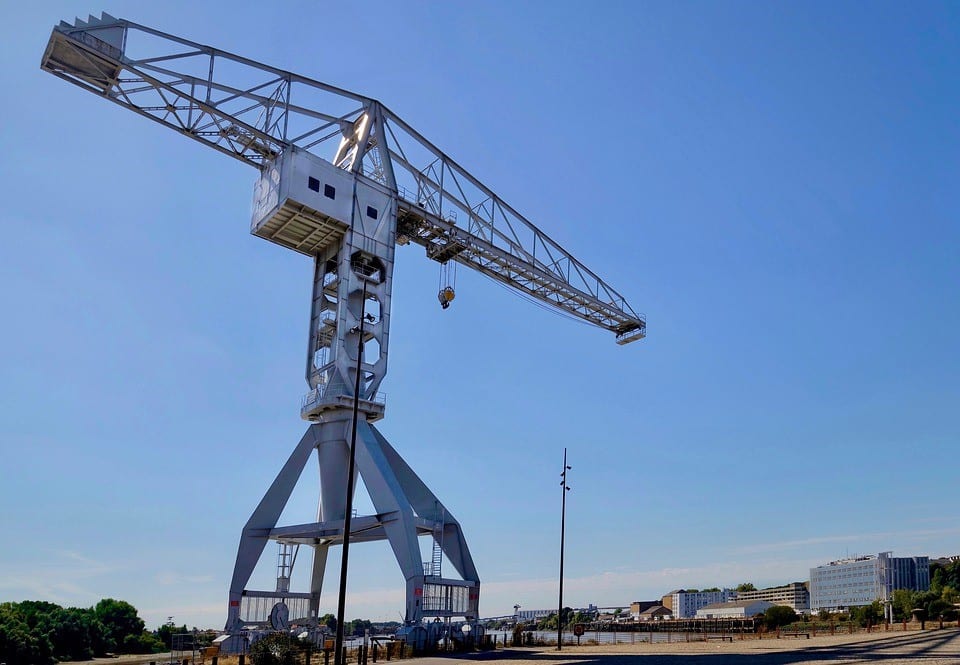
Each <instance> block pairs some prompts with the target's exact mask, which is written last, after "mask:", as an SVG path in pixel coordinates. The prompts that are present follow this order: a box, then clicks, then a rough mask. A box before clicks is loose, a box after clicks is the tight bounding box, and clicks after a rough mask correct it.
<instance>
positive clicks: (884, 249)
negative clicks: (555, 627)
mask: <svg viewBox="0 0 960 665" xmlns="http://www.w3.org/2000/svg"><path fill="white" fill-rule="evenodd" d="M265 7H266V5H264V4H263V3H244V2H231V3H225V2H210V3H183V2H164V3H153V2H129V3H120V2H115V3H114V4H112V5H109V6H93V5H87V4H82V3H77V2H54V1H50V2H44V3H20V4H19V5H18V6H17V7H16V8H14V9H8V11H7V12H6V18H7V20H6V28H5V30H4V32H5V34H4V39H3V40H2V41H0V57H2V65H3V66H2V67H0V76H2V77H3V80H2V85H3V89H4V90H6V91H7V97H6V99H7V102H6V103H5V104H4V105H3V106H2V110H0V114H2V118H0V119H2V122H0V136H2V147H3V154H4V159H3V160H2V162H0V169H2V179H0V182H2V183H3V194H4V196H3V200H4V205H3V207H2V210H0V224H2V228H3V231H4V234H3V240H2V242H0V283H2V284H3V287H2V288H0V311H2V312H3V313H4V314H3V319H4V324H3V325H2V326H0V348H2V349H3V350H4V351H3V362H2V363H0V405H2V406H0V452H2V460H3V462H2V468H3V474H2V482H0V533H3V534H4V535H3V538H2V543H3V547H2V548H0V601H5V600H23V599H43V600H50V601H54V602H58V603H61V604H64V605H80V606H89V605H92V604H94V603H95V602H96V601H97V600H98V599H100V598H102V597H107V596H112V597H116V598H123V599H125V600H128V601H130V602H132V603H133V604H134V605H135V606H136V607H137V608H138V609H140V611H141V615H142V616H143V617H144V618H145V619H146V620H147V624H148V626H150V627H155V626H156V625H159V624H160V623H162V622H163V621H165V620H166V618H167V617H168V616H173V617H174V620H175V621H177V622H178V623H187V624H188V625H197V626H213V627H218V626H220V625H222V623H223V620H224V618H225V609H226V607H225V606H226V592H227V587H228V584H229V578H230V574H231V571H232V566H233V558H234V555H235V548H236V543H237V539H238V536H239V533H240V529H241V527H242V525H243V523H244V522H245V521H246V519H247V517H248V516H249V514H250V512H251V511H252V509H253V507H254V506H255V505H256V503H257V502H258V501H259V499H260V497H261V495H262V493H263V492H264V491H265V489H266V488H267V486H268V485H269V483H270V482H271V481H272V479H273V476H274V475H275V473H276V472H277V471H278V470H279V468H280V466H281V464H282V463H283V461H284V460H285V458H286V456H287V455H288V454H289V453H290V451H291V450H292V448H293V446H294V445H295V444H296V442H297V441H298V440H299V438H300V436H301V434H302V431H303V429H304V426H305V424H304V423H303V422H302V421H300V420H299V414H298V407H299V398H300V395H301V394H302V393H303V392H304V390H305V386H304V383H303V381H302V366H303V353H304V350H305V336H304V333H305V331H306V323H307V316H308V309H307V308H308V303H309V288H310V278H311V265H310V262H309V261H308V260H306V259H305V258H304V257H302V256H299V255H295V254H294V253H292V252H289V251H286V250H283V249H281V248H279V247H276V246H273V245H270V244H268V243H264V242H262V241H260V240H259V239H257V238H254V237H252V236H250V235H249V233H248V223H249V214H250V200H251V195H252V185H253V182H254V178H255V173H254V171H253V170H252V169H249V168H246V167H243V166H242V165H241V164H239V163H238V162H234V161H232V160H229V159H227V158H226V157H224V156H222V155H220V154H218V153H215V152H214V151H212V150H209V149H207V148H204V147H203V146H201V145H200V144H197V143H194V142H191V141H189V140H187V139H185V138H182V137H180V136H178V135H175V134H173V133H172V132H170V131H169V130H166V129H164V128H162V127H160V126H158V125H155V124H153V123H149V122H147V121H145V120H144V119H142V118H139V117H137V116H136V115H134V114H132V113H129V112H128V111H125V110H124V109H121V108H119V107H116V106H114V105H111V104H107V103H105V102H104V101H102V100H99V99H97V98H96V97H95V96H93V95H91V94H88V93H85V92H83V91H81V90H80V89H79V88H75V87H73V86H69V85H67V84H65V83H63V82H62V81H60V80H58V79H56V78H54V77H52V76H49V75H47V74H44V73H42V72H41V71H40V69H39V61H40V56H41V54H42V52H43V47H44V45H45V44H46V40H47V38H48V35H49V31H50V28H51V27H52V26H53V25H54V24H55V23H56V22H57V21H59V20H60V19H68V20H72V19H73V17H74V16H76V15H81V16H86V14H88V13H90V12H91V11H97V12H99V11H100V10H101V9H105V10H107V11H108V12H110V13H112V14H114V15H116V16H121V17H123V18H127V19H130V20H132V21H135V22H138V23H142V24H145V25H148V26H151V27H155V28H158V29H160V30H163V31H166V32H170V33H173V34H177V35H180V36H184V37H187V38H189V39H192V40H195V41H199V42H201V43H205V44H210V45H214V46H217V47H219V48H222V49H225V50H228V51H232V52H235V53H238V54H241V55H244V56H247V57H250V58H253V59H256V60H260V61H263V62H266V63H269V64H272V65H275V66H278V67H282V68H285V69H289V70H292V71H295V72H298V73H302V74H305V75H308V76H312V77H314V78H317V79H320V80H323V81H326V82H329V83H332V84H334V85H338V86H341V87H345V88H348V89H352V90H356V91H358V92H361V93H363V94H366V95H369V96H372V97H376V98H377V99H380V100H381V101H383V102H384V103H385V104H387V106H389V107H390V108H391V109H392V110H393V111H395V112H396V113H397V114H399V115H400V116H401V117H403V118H404V119H405V120H406V121H407V122H409V123H410V124H411V125H412V126H413V127H415V128H417V129H418V130H419V131H420V132H421V133H423V134H424V135H425V136H427V137H428V138H429V139H430V140H431V141H433V142H434V143H435V144H436V145H438V146H439V147H440V148H441V149H443V150H444V151H445V152H447V153H448V154H449V155H451V156H452V157H453V158H454V159H456V160H457V161H458V162H459V163H460V164H462V165H463V166H465V167H466V168H467V169H468V170H470V171H471V172H472V173H473V174H474V175H476V176H477V177H478V178H479V179H480V180H481V181H483V182H484V183H485V184H487V185H488V186H489V187H490V188H491V189H493V190H494V191H495V192H497V194H498V195H500V196H501V197H502V198H503V199H504V200H505V201H507V202H509V203H510V204H511V205H512V206H513V207H515V208H516V209H517V210H519V211H521V212H522V213H524V214H525V215H526V216H527V217H529V218H530V219H531V220H533V221H534V223H536V224H537V225H538V226H540V227H541V228H543V229H544V230H546V231H547V232H548V233H549V234H550V235H551V236H552V237H554V238H555V239H556V240H557V241H559V242H560V243H561V244H563V245H564V246H565V247H566V248H567V249H569V250H570V251H571V252H572V253H573V254H574V255H576V256H577V257H578V258H579V259H581V260H582V261H583V262H584V263H586V264H587V265H588V266H590V267H591V268H593V269H594V270H595V271H596V272H597V273H598V274H600V275H601V276H602V277H603V278H604V279H606V280H607V281H608V282H610V283H611V284H612V285H613V286H615V287H616V288H617V289H618V290H620V291H621V292H622V293H623V294H624V295H625V296H626V297H627V299H628V301H629V302H630V303H631V304H632V305H633V307H634V308H635V309H637V310H638V311H642V312H645V313H646V315H647V317H648V322H649V337H648V339H646V340H644V341H642V342H640V343H636V344H632V345H629V346H627V347H618V346H617V345H616V344H614V341H613V336H612V335H610V334H608V333H606V332H604V331H600V330H596V329H592V328H590V327H587V326H582V325H576V324H574V323H571V322H569V321H566V320H564V319H562V318H560V317H557V316H555V315H552V314H550V313H547V312H544V311H542V310H541V309H538V308H535V307H531V306H530V305H529V304H528V303H526V302H524V301H523V300H521V299H520V298H517V297H514V296H512V295H510V294H509V293H507V292H506V291H504V290H503V289H500V288H495V286H494V285H493V284H491V283H490V282H489V281H487V280H484V279H480V278H479V277H478V276H475V275H471V274H470V273H469V272H468V271H467V270H465V269H463V268H461V269H460V271H459V275H458V279H457V287H458V288H457V299H456V301H455V303H454V304H453V306H452V307H451V308H450V309H449V310H446V311H441V309H440V308H439V306H438V304H437V301H436V289H437V281H438V275H437V273H438V268H437V266H436V264H434V263H432V262H430V261H428V260H426V258H425V257H424V256H423V253H422V250H420V249H419V248H416V247H413V246H410V247H406V248H400V250H399V251H398V253H397V268H396V273H395V286H394V300H393V320H392V336H391V342H392V343H391V356H390V370H389V373H388V375H387V378H386V380H385V382H384V384H383V390H384V391H385V392H386V393H387V395H388V407H387V409H388V411H387V417H386V419H385V420H383V421H382V423H381V424H380V427H381V430H382V431H383V432H384V433H385V434H386V435H387V436H388V438H389V439H390V440H391V442H392V443H393V444H394V446H395V447H396V448H397V449H398V450H399V451H400V453H401V454H402V455H404V457H405V458H406V459H407V460H408V462H409V463H410V464H411V465H412V466H413V468H414V469H415V470H417V472H418V473H419V474H420V475H421V477H422V478H423V479H424V480H425V481H426V482H427V484H428V485H429V486H430V487H431V488H432V489H433V490H434V491H435V492H436V493H437V494H438V496H439V497H440V498H441V499H442V500H444V501H445V502H446V503H447V505H448V506H449V507H450V508H451V509H452V510H453V511H454V513H455V514H456V516H457V517H458V519H459V520H460V522H461V523H462V525H463V526H464V529H465V530H466V533H467V537H468V542H469V544H470V546H471V549H472V552H473V556H474V559H475V561H476V564H477V567H478V569H479V572H480V575H481V578H482V580H483V583H484V586H483V591H482V599H481V613H482V614H484V615H487V616H489V615H496V614H504V613H508V612H511V611H512V607H513V605H514V604H515V603H519V604H520V605H522V606H524V607H525V608H529V609H533V608H538V607H551V606H553V605H554V604H555V603H556V574H557V563H558V560H557V549H558V541H559V507H560V506H559V498H560V497H559V496H558V492H559V484H558V483H559V477H558V474H559V471H560V462H561V456H562V450H563V448H564V447H567V448H568V450H569V455H570V460H571V464H572V466H573V470H572V472H571V476H570V484H571V486H572V487H573V490H572V491H571V493H570V494H569V501H568V514H567V515H568V521H567V529H568V530H567V534H568V538H567V556H566V562H565V563H566V576H567V577H566V583H565V599H566V601H567V604H570V605H585V604H587V603H591V602H592V603H597V604H600V605H617V604H619V605H622V604H626V603H629V602H630V601H632V600H638V599H641V598H642V599H647V598H653V597H658V596H660V595H662V594H663V593H665V592H667V591H669V590H671V589H673V588H676V587H681V586H688V587H690V586H699V587H703V586H713V585H718V586H722V585H734V584H737V583H739V582H743V581H746V580H750V581H753V582H754V583H755V584H758V585H761V584H763V585H767V584H779V583H784V582H789V581H794V580H802V579H806V578H807V576H808V568H809V567H811V566H814V565H818V564H820V563H824V562H826V561H829V560H832V559H836V558H838V557H842V556H844V555H846V554H854V553H876V552H878V551H885V550H893V551H894V553H895V554H896V555H924V554H927V555H931V556H939V555H947V554H960V517H957V515H956V510H955V505H956V486H957V472H956V464H955V463H953V458H954V455H955V454H956V450H957V445H958V443H960V441H958V438H960V436H958V435H960V408H958V407H957V405H958V402H960V379H958V376H960V352H958V346H957V343H956V330H957V329H958V327H960V307H958V283H960V261H958V258H960V256H958V255H960V250H958V246H960V244H958V243H960V230H958V216H960V215H958V213H960V194H958V191H960V188H958V175H960V120H958V118H960V116H958V114H957V108H958V107H960V92H958V90H960V89H958V86H957V79H956V72H957V71H958V66H960V44H958V38H957V35H958V34H960V33H958V28H960V9H958V6H957V5H956V4H951V3H932V2H928V3H910V4H904V3H899V4H897V3H870V4H869V5H866V4H863V3H825V2H824V3H820V2H810V3H793V4H786V3H768V4H759V3H695V2H685V3H666V2H664V3H634V2H619V3H618V2H607V3H597V4H589V5H588V4H586V3H583V4H576V3H553V2H550V3H547V2H542V3H509V2H484V3H439V2H437V3H427V2H418V3H404V4H401V3H387V2H368V3H363V5H362V6H360V5H356V6H350V5H348V4H347V3H309V2H289V3H283V2H278V3H273V4H271V5H270V6H269V8H265ZM312 480H313V479H312V477H311V476H310V473H309V472H308V473H307V474H305V478H304V482H303V483H302V485H301V487H300V488H299V489H298V492H297V494H296V495H295V496H294V499H293V500H292V501H291V504H290V506H288V516H290V519H291V521H292V520H293V519H301V518H302V517H303V516H304V515H307V516H309V515H311V514H312V513H313V512H314V511H315V505H314V504H315V501H316V497H315V494H314V492H315V488H314V487H312V486H311V481H312ZM359 501H360V504H361V506H360V507H361V510H363V506H364V502H365V501H367V503H369V502H368V500H366V499H365V498H364V497H361V498H360V499H359ZM288 523H289V522H288ZM351 555H352V556H351V578H350V599H349V603H348V608H347V615H348V617H350V616H364V617H370V618H384V619H390V618H397V614H398V612H399V611H401V610H402V580H401V578H400V575H399V571H398V570H397V569H396V567H395V564H394V563H393V560H392V556H391V555H390V553H389V550H388V549H387V547H386V545H385V544H384V545H382V546H381V545H371V546H369V547H359V546H358V547H357V548H355V549H353V550H351ZM337 558H338V557H336V556H334V557H331V564H330V571H329V574H328V583H327V589H328V593H327V594H326V597H325V600H324V607H325V610H328V611H334V610H333V608H334V607H335V598H336V594H335V591H336V574H335V573H336V568H337V564H336V560H337ZM264 560H265V562H266V564H267V565H266V566H265V567H264V568H263V570H261V571H258V577H257V583H258V586H260V587H262V588H270V584H271V582H270V577H271V573H272V563H273V557H272V555H271V554H269V550H268V555H266V556H265V558H264ZM304 567H305V566H304Z"/></svg>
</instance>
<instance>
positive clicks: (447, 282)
mask: <svg viewBox="0 0 960 665" xmlns="http://www.w3.org/2000/svg"><path fill="white" fill-rule="evenodd" d="M451 264H453V265H452V267H451ZM456 287H457V262H456V261H446V262H445V263H441V264H440V290H439V291H438V292H437V300H439V301H440V306H441V307H442V308H443V309H446V308H448V307H449V306H450V303H452V302H453V299H454V298H455V297H456V295H457V293H456Z"/></svg>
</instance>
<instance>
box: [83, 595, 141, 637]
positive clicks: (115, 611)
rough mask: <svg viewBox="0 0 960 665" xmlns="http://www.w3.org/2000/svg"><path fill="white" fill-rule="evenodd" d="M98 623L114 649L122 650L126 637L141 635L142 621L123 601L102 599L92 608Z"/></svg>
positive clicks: (135, 611)
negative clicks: (102, 627) (104, 630)
mask: <svg viewBox="0 0 960 665" xmlns="http://www.w3.org/2000/svg"><path fill="white" fill-rule="evenodd" d="M93 613H94V614H95V615H96V617H97V619H98V620H99V621H100V623H102V624H103V626H104V628H105V629H106V633H107V638H108V639H109V640H110V641H111V642H112V643H113V646H114V648H115V649H122V648H123V645H124V640H125V639H126V637H127V635H133V636H135V637H139V636H140V635H142V634H143V627H144V624H143V619H141V618H140V617H139V616H137V608H135V607H134V606H133V605H131V604H130V603H128V602H126V601H125V600H114V599H113V598H104V599H103V600H101V601H100V602H99V603H97V604H96V605H95V606H94V608H93Z"/></svg>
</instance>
